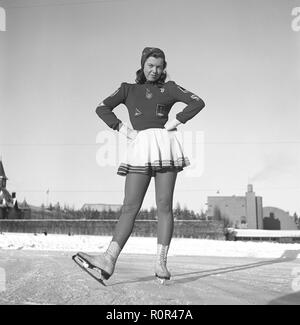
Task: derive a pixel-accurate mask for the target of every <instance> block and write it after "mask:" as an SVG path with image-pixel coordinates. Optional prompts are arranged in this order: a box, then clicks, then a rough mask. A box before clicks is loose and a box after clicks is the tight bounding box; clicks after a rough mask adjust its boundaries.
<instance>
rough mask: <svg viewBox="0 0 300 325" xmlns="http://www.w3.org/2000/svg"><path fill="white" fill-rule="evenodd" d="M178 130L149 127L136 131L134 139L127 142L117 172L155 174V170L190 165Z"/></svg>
mask: <svg viewBox="0 0 300 325" xmlns="http://www.w3.org/2000/svg"><path fill="white" fill-rule="evenodd" d="M177 134H178V131H176V130H175V131H167V130H166V129H160V128H150V129H146V130H142V131H138V134H137V136H136V137H135V139H134V140H129V141H128V142H127V154H126V157H124V160H123V161H121V162H120V165H119V168H118V171H117V174H118V175H121V176H126V175H127V174H128V173H139V174H147V175H151V176H155V175H156V172H163V171H168V170H172V171H177V172H180V171H182V170H183V168H185V167H187V166H189V165H190V161H189V159H188V157H187V156H186V155H185V154H184V151H183V145H182V142H181V140H180V139H179V137H178V135H177Z"/></svg>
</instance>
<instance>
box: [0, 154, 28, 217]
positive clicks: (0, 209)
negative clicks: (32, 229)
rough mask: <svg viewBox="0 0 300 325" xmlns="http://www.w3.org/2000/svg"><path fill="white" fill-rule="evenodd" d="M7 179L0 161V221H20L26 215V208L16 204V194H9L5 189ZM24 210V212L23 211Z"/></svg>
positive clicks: (0, 160)
mask: <svg viewBox="0 0 300 325" xmlns="http://www.w3.org/2000/svg"><path fill="white" fill-rule="evenodd" d="M7 180H8V178H7V176H6V174H5V171H4V167H3V163H2V159H0V219H20V218H23V217H24V216H25V215H28V213H29V212H28V211H27V210H29V209H28V207H27V206H23V204H18V201H17V198H16V193H15V192H12V194H10V193H9V192H8V190H7V189H6V182H7ZM25 210H26V211H25Z"/></svg>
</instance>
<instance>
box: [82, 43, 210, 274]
mask: <svg viewBox="0 0 300 325" xmlns="http://www.w3.org/2000/svg"><path fill="white" fill-rule="evenodd" d="M166 66H167V62H166V59H165V54H164V52H163V51H162V50H160V49H158V48H153V47H146V48H145V49H144V50H143V53H142V58H141V69H139V70H138V71H137V72H136V83H135V84H128V83H122V84H121V86H120V88H119V89H118V90H117V91H116V92H114V93H113V94H112V95H111V96H110V97H108V98H106V99H105V100H104V101H103V102H102V103H101V104H99V106H98V107H97V109H96V113H97V114H98V116H99V117H100V118H101V119H102V120H103V121H104V122H105V123H106V124H107V125H108V126H109V127H110V128H112V129H114V130H117V131H119V132H120V133H121V134H123V135H125V136H126V137H127V139H128V147H127V160H126V161H124V162H122V163H121V164H120V166H119V168H118V171H117V173H118V174H119V175H122V176H126V181H125V198H124V202H123V206H122V213H121V216H120V219H119V221H118V223H117V226H116V229H115V233H114V236H113V238H112V241H111V242H110V244H109V247H108V249H107V251H106V252H105V253H104V254H100V255H93V256H92V255H88V254H85V253H78V254H77V256H78V257H79V259H80V260H81V261H83V262H86V265H87V266H89V267H92V268H98V269H100V270H101V274H102V277H103V278H104V279H108V278H109V277H110V276H111V275H112V274H113V271H114V268H115V264H116V261H117V258H118V256H119V254H120V252H121V250H122V248H123V247H124V245H125V243H126V241H127V239H128V238H129V236H130V234H131V232H132V229H133V226H134V222H135V218H136V216H137V214H138V212H139V210H140V208H141V205H142V202H143V199H144V196H145V194H146V191H147V188H148V185H149V183H150V180H151V177H154V178H155V193H156V204H157V214H158V215H157V217H158V224H157V261H156V265H155V275H156V277H157V278H159V279H170V277H171V274H170V272H169V271H168V269H167V266H166V263H167V254H168V249H169V245H170V242H171V238H172V234H173V213H172V205H173V191H174V186H175V181H176V177H177V173H178V172H180V171H182V170H183V168H184V167H186V166H188V165H189V164H190V162H189V160H188V158H187V157H186V156H185V155H184V153H183V149H182V145H181V143H180V141H179V139H178V138H177V135H176V130H177V129H176V128H177V126H179V125H180V124H184V123H186V122H187V121H188V120H190V119H191V118H193V117H194V116H195V115H196V114H197V113H199V112H200V111H201V110H202V109H203V107H204V106H205V104H204V102H203V101H202V99H200V98H199V97H198V96H196V95H194V94H193V93H191V92H189V91H187V90H185V89H184V88H182V87H180V86H178V85H177V84H176V83H175V82H173V81H168V82H165V80H166V70H165V69H166ZM176 102H184V103H185V104H187V106H186V107H185V108H184V109H183V110H182V111H181V112H180V113H178V114H177V115H176V118H175V119H174V120H171V121H168V114H169V111H170V109H171V108H172V106H173V105H174V104H175V103H176ZM119 104H125V105H126V107H127V109H128V112H129V117H130V121H131V124H132V126H133V129H131V128H130V127H128V126H127V125H126V124H125V123H122V121H121V120H119V119H118V118H117V116H116V115H115V114H114V113H113V112H112V111H113V109H114V108H115V107H116V106H117V105H119Z"/></svg>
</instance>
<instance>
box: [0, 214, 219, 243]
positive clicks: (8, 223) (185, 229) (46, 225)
mask: <svg viewBox="0 0 300 325" xmlns="http://www.w3.org/2000/svg"><path fill="white" fill-rule="evenodd" d="M116 223H117V220H61V219H60V220H32V219H30V220H24V219H23V220H7V219H6V220H0V231H1V232H23V233H49V234H69V235H100V236H101V235H102V236H110V235H112V234H113V231H114V229H115V225H116ZM132 235H133V236H140V237H155V236H156V235H157V221H156V220H136V222H135V225H134V228H133V232H132ZM174 237H185V238H207V239H218V240H224V239H225V235H224V224H223V222H221V221H215V220H214V221H206V220H177V221H174Z"/></svg>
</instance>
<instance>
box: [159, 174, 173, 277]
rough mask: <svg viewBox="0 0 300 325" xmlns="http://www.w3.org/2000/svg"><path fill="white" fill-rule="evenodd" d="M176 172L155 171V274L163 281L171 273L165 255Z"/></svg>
mask: <svg viewBox="0 0 300 325" xmlns="http://www.w3.org/2000/svg"><path fill="white" fill-rule="evenodd" d="M176 177H177V172H176V171H166V172H164V173H157V174H156V177H155V194H156V205H157V216H158V222H157V259H156V264H155V275H156V277H157V278H159V279H160V281H161V282H164V281H165V280H166V279H170V277H171V274H170V272H169V271H168V269H167V255H168V250H169V245H170V242H171V239H172V235H173V228H174V220H173V192H174V187H175V182H176Z"/></svg>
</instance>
